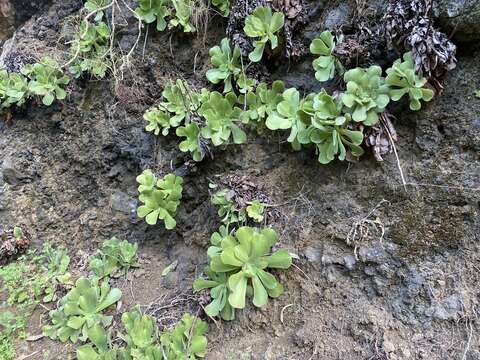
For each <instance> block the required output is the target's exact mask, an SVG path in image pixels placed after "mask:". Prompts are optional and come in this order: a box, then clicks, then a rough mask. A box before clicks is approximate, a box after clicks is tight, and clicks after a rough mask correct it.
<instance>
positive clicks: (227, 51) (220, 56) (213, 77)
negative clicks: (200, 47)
mask: <svg viewBox="0 0 480 360" xmlns="http://www.w3.org/2000/svg"><path fill="white" fill-rule="evenodd" d="M208 53H209V54H210V58H211V59H210V61H211V63H212V65H213V66H214V67H215V68H214V69H210V70H208V71H207V79H208V81H210V82H211V83H213V84H218V83H219V82H221V81H223V82H224V84H225V85H224V87H223V92H224V93H228V92H230V91H232V89H233V87H232V80H233V79H236V78H237V77H238V76H239V74H240V73H241V72H242V65H241V63H240V56H241V55H240V48H239V47H238V46H237V45H235V47H234V49H233V51H232V49H231V47H230V40H229V39H228V38H223V39H222V41H221V42H220V46H214V47H213V48H211V49H210V50H209V52H208Z"/></svg>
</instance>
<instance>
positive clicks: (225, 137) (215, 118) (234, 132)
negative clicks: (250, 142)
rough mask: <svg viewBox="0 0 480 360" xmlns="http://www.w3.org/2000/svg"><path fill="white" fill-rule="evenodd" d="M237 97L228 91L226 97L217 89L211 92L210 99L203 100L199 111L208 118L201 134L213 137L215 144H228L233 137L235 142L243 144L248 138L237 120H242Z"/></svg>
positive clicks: (208, 137) (209, 137)
mask: <svg viewBox="0 0 480 360" xmlns="http://www.w3.org/2000/svg"><path fill="white" fill-rule="evenodd" d="M236 103H237V97H236V96H235V94H233V93H228V94H226V95H225V97H223V96H222V94H220V93H219V92H217V91H213V92H211V93H210V96H209V98H208V100H206V101H205V102H203V104H202V106H201V107H200V109H199V111H198V113H199V114H200V115H201V116H203V117H204V118H205V120H206V124H205V127H203V128H202V130H201V134H202V136H203V137H204V138H206V139H211V140H212V143H213V145H214V146H219V145H223V144H226V143H228V142H229V141H230V137H232V139H233V143H234V144H242V143H244V142H245V141H246V140H247V135H246V134H245V132H244V131H243V130H242V129H240V127H239V126H238V125H237V124H236V122H239V121H241V119H240V114H241V112H242V110H241V109H239V108H238V107H236V106H235V104H236Z"/></svg>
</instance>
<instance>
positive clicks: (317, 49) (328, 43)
mask: <svg viewBox="0 0 480 360" xmlns="http://www.w3.org/2000/svg"><path fill="white" fill-rule="evenodd" d="M334 50H335V38H334V36H333V34H332V33H331V32H330V31H328V30H326V31H324V32H322V33H321V34H320V36H319V37H318V38H316V39H313V41H312V43H311V44H310V52H311V53H312V54H315V55H320V56H319V57H318V58H316V59H315V60H313V63H312V64H313V68H314V70H315V78H316V79H317V80H318V81H327V80H330V79H333V78H334V76H335V70H336V69H337V70H339V71H343V67H342V64H341V63H340V61H339V60H338V59H337V57H336V56H335V55H334V54H333V51H334Z"/></svg>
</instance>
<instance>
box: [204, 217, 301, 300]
mask: <svg viewBox="0 0 480 360" xmlns="http://www.w3.org/2000/svg"><path fill="white" fill-rule="evenodd" d="M235 239H236V241H237V244H236V245H233V246H230V244H225V247H222V252H221V253H220V255H218V256H215V257H213V258H212V260H211V262H210V269H211V270H212V271H214V272H216V273H225V274H227V276H228V289H229V290H230V295H229V296H228V302H229V304H230V305H231V306H232V307H233V308H237V309H243V308H244V307H245V297H246V295H247V288H248V289H250V290H249V291H248V292H249V293H250V292H251V293H252V294H253V304H254V305H255V306H258V307H261V306H264V305H266V304H267V301H268V297H269V296H270V297H272V298H276V297H278V296H280V295H281V294H282V293H283V286H282V285H281V284H280V283H279V282H278V281H277V279H276V278H275V276H273V275H272V274H270V273H269V272H267V271H266V269H269V268H270V269H288V268H289V267H290V266H291V264H292V257H291V255H290V254H289V253H288V252H287V251H285V250H278V251H275V252H273V253H272V251H271V249H272V246H273V245H274V244H275V243H276V242H277V240H278V236H277V234H276V232H275V231H274V230H272V229H269V228H264V229H262V230H259V229H257V228H251V227H247V226H243V227H240V228H239V229H238V230H237V231H236V233H235Z"/></svg>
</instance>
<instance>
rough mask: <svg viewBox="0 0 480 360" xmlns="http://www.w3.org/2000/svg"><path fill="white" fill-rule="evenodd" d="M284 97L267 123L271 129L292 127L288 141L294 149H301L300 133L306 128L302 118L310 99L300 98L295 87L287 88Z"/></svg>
mask: <svg viewBox="0 0 480 360" xmlns="http://www.w3.org/2000/svg"><path fill="white" fill-rule="evenodd" d="M282 99H283V100H282V101H280V102H279V103H278V105H277V109H276V111H274V112H272V113H271V114H270V115H269V116H268V117H267V120H266V122H265V125H266V126H267V128H268V129H270V130H279V129H280V130H287V129H290V135H289V136H288V139H287V141H288V142H290V143H291V144H292V147H293V149H295V150H299V149H300V142H299V141H298V134H299V133H300V132H302V131H303V130H304V129H305V124H304V122H303V120H302V118H303V117H304V116H305V112H304V106H305V104H306V102H305V101H306V100H308V99H307V98H306V99H300V93H299V92H298V90H297V89H295V88H290V89H287V90H285V91H284V92H283V94H282Z"/></svg>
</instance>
